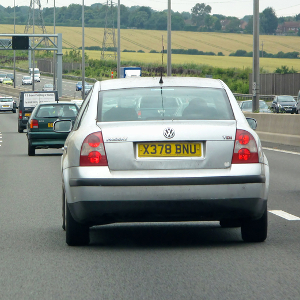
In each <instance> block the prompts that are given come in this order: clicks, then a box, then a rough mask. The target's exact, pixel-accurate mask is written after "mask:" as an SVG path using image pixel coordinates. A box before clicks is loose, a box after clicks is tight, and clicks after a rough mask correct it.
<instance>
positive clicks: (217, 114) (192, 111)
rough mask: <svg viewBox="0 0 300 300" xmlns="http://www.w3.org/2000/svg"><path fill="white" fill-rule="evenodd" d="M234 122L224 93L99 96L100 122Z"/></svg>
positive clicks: (145, 91) (144, 91)
mask: <svg viewBox="0 0 300 300" xmlns="http://www.w3.org/2000/svg"><path fill="white" fill-rule="evenodd" d="M233 119H234V116H233V112H232V108H231V106H230V103H229V100H228V97H227V94H226V92H225V91H224V90H223V89H215V88H193V87H164V88H134V89H121V90H110V91H102V92H100V93H99V105H98V121H99V122H116V121H146V120H233Z"/></svg>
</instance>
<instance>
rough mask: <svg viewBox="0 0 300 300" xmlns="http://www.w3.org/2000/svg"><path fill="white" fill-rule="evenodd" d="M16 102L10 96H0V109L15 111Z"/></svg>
mask: <svg viewBox="0 0 300 300" xmlns="http://www.w3.org/2000/svg"><path fill="white" fill-rule="evenodd" d="M16 109H17V103H16V102H15V101H14V100H13V98H12V97H0V111H12V112H13V113H16Z"/></svg>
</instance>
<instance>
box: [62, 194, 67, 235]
mask: <svg viewBox="0 0 300 300" xmlns="http://www.w3.org/2000/svg"><path fill="white" fill-rule="evenodd" d="M61 196H62V197H61V198H62V221H63V222H62V226H61V227H62V229H63V230H66V199H65V191H64V189H62V195H61Z"/></svg>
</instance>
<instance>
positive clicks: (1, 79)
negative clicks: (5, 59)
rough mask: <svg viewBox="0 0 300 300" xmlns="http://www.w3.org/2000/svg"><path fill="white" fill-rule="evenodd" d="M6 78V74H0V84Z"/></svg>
mask: <svg viewBox="0 0 300 300" xmlns="http://www.w3.org/2000/svg"><path fill="white" fill-rule="evenodd" d="M4 78H6V74H0V82H1V83H2V81H3V79H4Z"/></svg>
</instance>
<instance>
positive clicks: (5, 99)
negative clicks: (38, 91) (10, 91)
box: [0, 98, 13, 102]
mask: <svg viewBox="0 0 300 300" xmlns="http://www.w3.org/2000/svg"><path fill="white" fill-rule="evenodd" d="M0 102H13V99H12V98H1V99H0Z"/></svg>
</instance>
